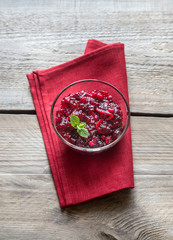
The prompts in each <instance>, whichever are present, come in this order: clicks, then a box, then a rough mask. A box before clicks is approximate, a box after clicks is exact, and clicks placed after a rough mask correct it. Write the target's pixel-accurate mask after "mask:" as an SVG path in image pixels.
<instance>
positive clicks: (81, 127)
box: [70, 114, 89, 138]
mask: <svg viewBox="0 0 173 240" xmlns="http://www.w3.org/2000/svg"><path fill="white" fill-rule="evenodd" d="M70 123H71V125H72V127H74V128H75V129H77V132H78V134H79V135H80V136H81V137H84V138H88V136H89V132H88V130H87V129H86V128H85V125H86V123H84V122H80V119H79V117H78V116H76V115H74V114H71V115H70Z"/></svg>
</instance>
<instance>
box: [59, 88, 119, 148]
mask: <svg viewBox="0 0 173 240" xmlns="http://www.w3.org/2000/svg"><path fill="white" fill-rule="evenodd" d="M71 114H74V115H76V116H78V117H79V119H80V121H81V122H85V123H86V125H85V128H86V129H88V132H89V136H88V138H84V137H81V136H80V135H79V134H78V133H77V130H76V129H75V128H73V127H72V126H71V123H70V115H71ZM56 128H57V130H58V131H59V133H60V134H61V135H62V136H63V138H65V139H66V140H67V141H68V142H70V143H72V144H74V145H77V146H79V147H85V148H96V147H103V146H106V145H108V144H110V143H111V142H113V141H115V140H116V139H117V138H118V137H119V135H120V134H121V133H122V131H123V126H122V110H121V108H120V107H119V106H118V104H116V103H114V102H113V99H112V96H111V95H109V94H108V92H106V91H103V90H93V91H91V92H88V91H84V90H82V91H80V92H76V93H73V94H70V95H68V96H67V97H64V98H63V99H62V101H61V107H60V109H58V111H57V112H56Z"/></svg>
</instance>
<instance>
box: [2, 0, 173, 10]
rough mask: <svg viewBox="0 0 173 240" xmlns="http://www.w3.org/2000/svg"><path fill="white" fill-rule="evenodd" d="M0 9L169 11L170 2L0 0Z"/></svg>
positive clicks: (170, 7)
mask: <svg viewBox="0 0 173 240" xmlns="http://www.w3.org/2000/svg"><path fill="white" fill-rule="evenodd" d="M0 8H2V9H14V8H19V9H26V10H28V9H33V8H37V9H43V8H46V9H47V10H52V8H54V9H56V10H57V11H58V12H59V11H60V12H61V11H62V9H63V12H69V11H70V12H84V11H92V12H107V11H109V12H112V11H113V12H116V11H124V12H126V11H170V10H173V4H172V0H164V1H163V0H121V1H115V0H109V3H108V1H107V0H92V1H91V0H88V1H83V0H63V1H61V0H58V1H57V0H37V1H35V0H16V1H13V0H6V1H3V0H0Z"/></svg>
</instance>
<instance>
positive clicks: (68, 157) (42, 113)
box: [27, 40, 134, 207]
mask: <svg viewBox="0 0 173 240" xmlns="http://www.w3.org/2000/svg"><path fill="white" fill-rule="evenodd" d="M27 78H28V80H29V83H30V87H31V92H32V97H33V100H34V104H35V108H36V113H37V117H38V120H39V123H40V127H41V131H42V135H43V138H44V142H45V146H46V150H47V155H48V158H49V163H50V167H51V170H52V174H53V178H54V182H55V186H56V189H57V192H58V197H59V201H60V205H61V207H65V206H68V205H74V204H78V203H81V202H84V201H87V200H90V199H93V198H96V197H100V196H102V195H105V194H108V193H112V192H115V191H118V190H120V189H124V188H133V187H134V178H133V162H132V145H131V131H130V127H129V128H128V130H127V132H126V134H125V136H124V137H123V139H122V140H121V141H120V142H119V143H118V144H117V145H116V146H115V147H114V148H112V149H111V150H109V151H107V152H105V153H102V154H101V155H94V156H89V155H81V154H79V153H77V152H74V151H73V150H71V149H70V148H68V147H67V146H66V145H65V144H64V143H63V142H62V141H61V140H60V139H59V138H58V137H57V135H56V134H55V132H54V130H53V128H52V125H51V121H50V109H51V105H52V102H53V100H54V98H55V97H56V95H57V93H58V92H59V91H60V90H62V89H63V88H64V87H65V86H67V85H68V84H70V83H71V82H74V81H77V80H81V79H90V78H91V79H100V80H103V81H107V82H109V83H111V84H113V85H114V86H116V87H117V88H118V89H119V90H120V91H121V92H122V93H123V94H124V95H125V97H126V99H127V100H128V87H127V75H126V65H125V56H124V45H123V44H122V43H114V44H105V43H102V42H99V41H97V40H89V41H88V43H87V46H86V49H85V54H84V55H82V56H80V57H78V58H76V59H74V60H72V61H69V62H67V63H64V64H60V65H58V66H55V67H52V68H49V69H47V70H42V71H33V72H32V73H31V74H27Z"/></svg>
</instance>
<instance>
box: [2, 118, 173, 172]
mask: <svg viewBox="0 0 173 240" xmlns="http://www.w3.org/2000/svg"><path fill="white" fill-rule="evenodd" d="M131 123H132V143H133V155H134V171H135V174H173V164H172V159H173V148H172V146H173V118H155V117H132V118H131ZM11 173H13V174H46V173H50V169H49V164H48V159H47V156H46V151H45V148H44V143H43V139H42V135H41V131H40V128H39V125H38V121H37V118H36V116H34V115H12V114H10V115H6V114H5V115H2V114H1V115H0V174H11Z"/></svg>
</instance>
